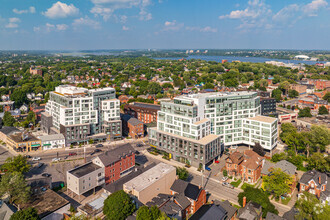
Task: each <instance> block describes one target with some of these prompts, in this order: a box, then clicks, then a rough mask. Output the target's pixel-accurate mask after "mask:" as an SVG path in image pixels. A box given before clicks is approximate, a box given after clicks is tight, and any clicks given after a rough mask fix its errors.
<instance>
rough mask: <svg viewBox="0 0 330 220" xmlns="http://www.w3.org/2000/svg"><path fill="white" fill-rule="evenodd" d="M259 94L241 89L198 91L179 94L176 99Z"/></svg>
mask: <svg viewBox="0 0 330 220" xmlns="http://www.w3.org/2000/svg"><path fill="white" fill-rule="evenodd" d="M252 94H257V92H252V91H251V92H250V91H240V92H209V93H197V94H188V95H181V96H177V97H175V98H174V99H176V98H178V99H180V98H183V99H186V98H188V99H189V98H191V99H198V98H215V97H229V96H242V95H252Z"/></svg>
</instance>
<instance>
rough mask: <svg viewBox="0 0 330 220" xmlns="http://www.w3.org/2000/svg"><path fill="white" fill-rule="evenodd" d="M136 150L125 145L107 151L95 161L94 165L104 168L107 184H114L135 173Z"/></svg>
mask: <svg viewBox="0 0 330 220" xmlns="http://www.w3.org/2000/svg"><path fill="white" fill-rule="evenodd" d="M134 152H135V150H134V148H133V147H132V146H131V145H130V144H125V145H122V146H120V147H117V148H115V149H113V150H110V151H107V152H105V153H103V154H102V155H100V156H98V157H96V158H94V159H93V163H94V164H96V165H98V166H101V167H104V176H105V184H109V183H113V182H115V181H116V180H118V179H120V178H121V177H122V176H124V175H126V174H128V173H130V172H131V171H133V169H134V167H135V153H134Z"/></svg>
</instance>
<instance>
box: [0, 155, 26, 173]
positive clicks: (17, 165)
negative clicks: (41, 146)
mask: <svg viewBox="0 0 330 220" xmlns="http://www.w3.org/2000/svg"><path fill="white" fill-rule="evenodd" d="M1 169H2V170H6V172H9V173H13V172H18V173H23V174H24V173H27V172H28V171H29V170H30V165H29V164H28V163H27V160H26V158H25V157H24V156H22V155H18V156H14V157H8V158H7V159H6V161H5V163H4V164H3V165H2V166H1Z"/></svg>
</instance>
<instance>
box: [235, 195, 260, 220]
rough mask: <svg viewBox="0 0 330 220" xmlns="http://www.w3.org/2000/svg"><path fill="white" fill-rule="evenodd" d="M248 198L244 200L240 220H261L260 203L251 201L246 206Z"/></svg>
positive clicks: (240, 210) (239, 214)
mask: <svg viewBox="0 0 330 220" xmlns="http://www.w3.org/2000/svg"><path fill="white" fill-rule="evenodd" d="M245 204H246V198H245V197H244V198H243V207H242V208H240V209H239V210H238V215H237V216H238V219H240V220H261V219H262V206H261V205H259V204H258V203H255V202H252V201H249V202H248V203H247V204H246V205H245Z"/></svg>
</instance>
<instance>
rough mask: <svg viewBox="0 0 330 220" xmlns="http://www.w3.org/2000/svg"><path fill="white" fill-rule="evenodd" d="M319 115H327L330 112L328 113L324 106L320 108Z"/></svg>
mask: <svg viewBox="0 0 330 220" xmlns="http://www.w3.org/2000/svg"><path fill="white" fill-rule="evenodd" d="M318 114H319V115H327V114H329V111H328V109H327V108H326V107H325V106H323V105H322V106H321V107H320V108H319V113H318Z"/></svg>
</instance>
